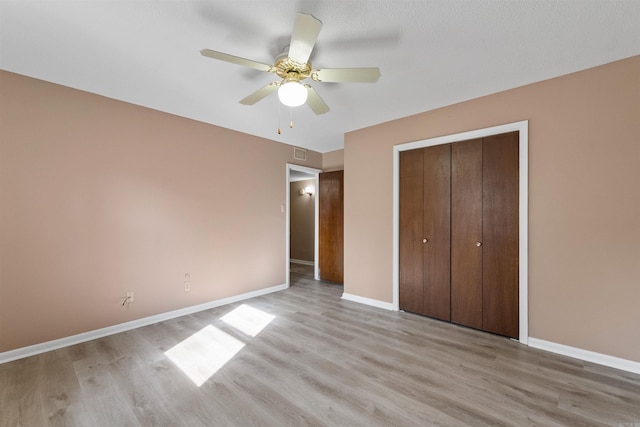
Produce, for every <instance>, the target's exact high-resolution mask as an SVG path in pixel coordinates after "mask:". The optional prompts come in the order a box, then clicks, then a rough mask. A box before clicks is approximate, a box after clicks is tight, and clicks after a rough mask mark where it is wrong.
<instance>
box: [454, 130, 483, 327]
mask: <svg viewBox="0 0 640 427" xmlns="http://www.w3.org/2000/svg"><path fill="white" fill-rule="evenodd" d="M451 321H452V322H454V323H458V324H461V325H466V326H470V327H472V328H477V329H482V139H481V138H480V139H473V140H469V141H462V142H456V143H454V144H453V145H452V147H451Z"/></svg>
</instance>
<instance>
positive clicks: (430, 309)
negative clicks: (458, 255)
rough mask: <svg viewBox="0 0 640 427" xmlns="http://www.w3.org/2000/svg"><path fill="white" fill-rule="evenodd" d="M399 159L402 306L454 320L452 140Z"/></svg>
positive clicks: (408, 152)
mask: <svg viewBox="0 0 640 427" xmlns="http://www.w3.org/2000/svg"><path fill="white" fill-rule="evenodd" d="M400 163H401V164H400V171H401V172H400V224H401V226H400V308H401V309H403V310H406V311H411V312H414V313H419V314H424V315H427V316H431V317H435V318H437V319H442V320H451V310H450V296H451V291H450V286H451V285H450V281H451V279H450V272H451V261H450V260H451V258H450V253H451V246H450V230H451V228H450V227H451V218H450V216H451V199H450V197H451V185H450V182H451V145H450V144H446V145H437V146H434V147H426V148H423V149H419V150H412V151H406V152H402V153H401V156H400Z"/></svg>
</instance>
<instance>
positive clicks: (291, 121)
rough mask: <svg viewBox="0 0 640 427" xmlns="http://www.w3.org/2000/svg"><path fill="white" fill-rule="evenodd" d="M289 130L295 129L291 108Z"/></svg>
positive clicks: (291, 109)
mask: <svg viewBox="0 0 640 427" xmlns="http://www.w3.org/2000/svg"><path fill="white" fill-rule="evenodd" d="M289 128H290V129H293V107H289Z"/></svg>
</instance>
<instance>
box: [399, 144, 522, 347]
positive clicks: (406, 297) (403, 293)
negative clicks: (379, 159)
mask: <svg viewBox="0 0 640 427" xmlns="http://www.w3.org/2000/svg"><path fill="white" fill-rule="evenodd" d="M518 162H519V153H518V132H510V133H505V134H500V135H492V136H489V137H485V138H479V139H474V140H468V141H461V142H455V143H451V144H443V145H436V146H431V147H425V148H420V149H416V150H408V151H403V152H401V153H400V241H399V245H400V260H399V261H400V265H399V267H400V309H402V310H405V311H409V312H413V313H418V314H422V315H425V316H430V317H434V318H437V319H441V320H445V321H450V322H453V323H457V324H461V325H465V326H469V327H472V328H476V329H482V330H485V331H489V332H493V333H496V334H500V335H505V336H508V337H513V338H517V337H518V332H519V330H518V315H519V313H518V303H519V298H518V288H519V283H518V262H519V260H518V230H519V223H518V222H519V217H518V197H519V194H518V192H519V183H518V176H519V175H518V174H519V170H518Z"/></svg>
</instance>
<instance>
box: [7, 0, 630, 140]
mask: <svg viewBox="0 0 640 427" xmlns="http://www.w3.org/2000/svg"><path fill="white" fill-rule="evenodd" d="M296 12H306V13H311V14H313V15H314V16H315V17H316V18H318V19H320V20H321V21H323V27H322V31H321V32H320V36H319V39H318V42H317V44H316V48H315V49H314V52H313V53H312V56H311V62H312V64H313V66H314V68H341V67H371V66H378V67H380V69H381V72H382V77H381V78H380V80H379V81H378V83H375V84H367V83H315V82H311V84H312V85H313V86H314V88H315V89H316V91H317V92H318V93H319V94H320V96H321V97H322V98H323V99H324V100H325V101H326V102H327V104H328V105H329V106H330V108H331V111H329V112H328V113H326V114H324V115H320V116H316V115H315V114H313V113H312V112H311V110H310V109H309V108H308V107H307V106H302V107H299V108H296V109H294V110H293V119H294V123H295V126H294V128H293V129H289V127H288V122H289V109H288V108H285V107H282V108H281V109H280V117H281V127H282V134H280V135H278V134H277V128H278V102H277V96H276V94H272V95H270V96H269V97H268V98H266V99H263V100H262V101H260V102H258V103H257V104H256V105H253V106H245V105H241V104H239V103H238V101H239V100H240V99H242V98H244V97H245V96H246V95H248V94H250V93H251V92H253V91H255V90H257V89H258V88H260V87H262V86H264V85H265V84H267V83H269V82H271V81H275V80H276V79H277V77H276V76H275V75H274V74H270V73H265V72H260V71H256V70H253V69H248V68H243V67H240V66H238V65H234V64H229V63H225V62H220V61H216V60H213V59H210V58H205V57H203V56H201V55H200V50H201V49H204V48H208V49H212V50H217V51H222V52H225V53H229V54H232V55H236V56H241V57H245V58H249V59H253V60H256V61H259V62H264V63H268V64H271V63H273V59H274V57H275V56H276V55H277V54H278V53H280V51H281V50H282V49H283V48H284V47H285V46H286V45H288V44H289V37H290V34H291V30H292V27H293V22H294V18H295V13H296ZM638 54H640V0H625V1H616V0H519V1H515V0H371V1H366V0H324V1H318V0H308V1H306V0H299V1H292V0H253V1H249V0H233V1H230V0H225V1H222V0H208V1H204V0H202V1H194V0H111V1H104V0H103V1H100V0H94V1H78V0H49V1H34V0H18V1H6V0H0V68H2V69H4V70H8V71H12V72H15V73H19V74H24V75H27V76H31V77H35V78H38V79H43V80H47V81H50V82H54V83H58V84H61V85H65V86H70V87H73V88H77V89H81V90H85V91H88V92H92V93H96V94H100V95H104V96H107V97H110V98H114V99H119V100H123V101H127V102H131V103H134V104H138V105H142V106H145V107H149V108H153V109H156V110H160V111H165V112H168V113H172V114H176V115H179V116H183V117H188V118H191V119H195V120H199V121H202V122H206V123H211V124H214V125H218V126H223V127H226V128H230V129H235V130H238V131H241V132H246V133H249V134H252V135H257V136H261V137H264V138H269V139H273V140H276V141H280V142H284V143H287V144H291V145H296V146H300V147H305V148H309V149H312V150H317V151H320V152H327V151H332V150H336V149H339V148H342V147H343V135H344V133H345V132H348V131H351V130H355V129H359V128H363V127H366V126H370V125H373V124H376V123H381V122H385V121H388V120H392V119H396V118H399V117H404V116H408V115H411V114H416V113H419V112H422V111H427V110H430V109H434V108H437V107H442V106H445V105H449V104H452V103H456V102H460V101H464V100H468V99H472V98H476V97H478V96H482V95H487V94H490V93H495V92H498V91H502V90H506V89H510V88H513V87H517V86H522V85H525V84H528V83H532V82H536V81H540V80H544V79H548V78H551V77H555V76H559V75H563V74H567V73H571V72H574V71H579V70H583V69H586V68H590V67H593V66H597V65H601V64H604V63H607V62H611V61H615V60H618V59H622V58H626V57H630V56H634V55H638ZM274 77H276V78H274Z"/></svg>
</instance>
